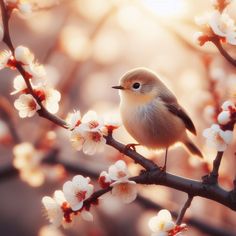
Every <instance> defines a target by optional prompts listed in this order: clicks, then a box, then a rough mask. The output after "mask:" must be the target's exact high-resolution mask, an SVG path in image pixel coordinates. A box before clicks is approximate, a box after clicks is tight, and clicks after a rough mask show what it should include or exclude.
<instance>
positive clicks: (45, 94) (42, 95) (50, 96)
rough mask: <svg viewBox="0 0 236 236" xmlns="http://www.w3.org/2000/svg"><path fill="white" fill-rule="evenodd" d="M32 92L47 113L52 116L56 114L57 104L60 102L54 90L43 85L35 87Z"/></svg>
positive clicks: (58, 94)
mask: <svg viewBox="0 0 236 236" xmlns="http://www.w3.org/2000/svg"><path fill="white" fill-rule="evenodd" d="M34 92H35V93H36V95H37V96H38V97H39V99H40V100H41V102H42V104H43V105H44V106H45V108H46V109H47V110H48V111H49V112H51V113H52V114H55V113H57V111H58V110H59V104H58V103H59V101H60V100H61V94H60V93H59V92H58V91H57V90H56V89H53V88H50V87H47V86H44V85H43V86H37V87H35V89H34Z"/></svg>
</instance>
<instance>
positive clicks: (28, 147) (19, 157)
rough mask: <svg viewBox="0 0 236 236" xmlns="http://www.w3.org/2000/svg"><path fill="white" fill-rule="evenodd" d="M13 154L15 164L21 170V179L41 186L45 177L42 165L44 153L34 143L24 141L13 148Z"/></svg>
mask: <svg viewBox="0 0 236 236" xmlns="http://www.w3.org/2000/svg"><path fill="white" fill-rule="evenodd" d="M13 154H14V160H13V165H14V167H15V168H16V169H18V170H19V172H20V177H21V179H22V180H23V181H25V182H27V183H28V184H30V185H31V186H34V187H37V186H40V185H41V184H42V183H43V182H44V179H45V176H44V172H43V169H42V167H41V165H40V163H41V160H42V157H43V155H42V153H41V152H39V151H37V150H36V149H35V148H34V147H33V145H32V144H30V143H27V142H24V143H20V144H17V145H16V146H15V147H14V148H13Z"/></svg>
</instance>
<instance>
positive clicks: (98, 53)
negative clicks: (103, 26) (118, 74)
mask: <svg viewBox="0 0 236 236" xmlns="http://www.w3.org/2000/svg"><path fill="white" fill-rule="evenodd" d="M123 43H124V38H123V35H122V34H121V33H120V32H119V31H116V30H111V29H110V30H102V31H100V33H99V34H98V36H97V37H96V39H95V42H94V44H93V57H94V59H95V60H96V61H97V63H98V64H99V63H101V64H112V63H114V62H116V61H117V60H119V59H120V57H121V55H122V54H123V52H124V51H123V49H124V48H123Z"/></svg>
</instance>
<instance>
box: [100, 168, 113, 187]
mask: <svg viewBox="0 0 236 236" xmlns="http://www.w3.org/2000/svg"><path fill="white" fill-rule="evenodd" d="M111 181H112V180H111V178H110V176H109V174H108V173H107V172H106V171H102V172H101V174H100V176H99V179H98V182H99V184H100V186H101V187H102V188H107V187H109V186H110V184H111Z"/></svg>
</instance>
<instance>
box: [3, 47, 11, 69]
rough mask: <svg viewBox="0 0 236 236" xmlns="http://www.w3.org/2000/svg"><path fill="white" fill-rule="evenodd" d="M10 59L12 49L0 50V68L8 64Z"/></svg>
mask: <svg viewBox="0 0 236 236" xmlns="http://www.w3.org/2000/svg"><path fill="white" fill-rule="evenodd" d="M10 59H12V53H11V51H7V50H4V51H1V52H0V70H1V69H3V68H4V67H6V66H8V63H9V61H10Z"/></svg>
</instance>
